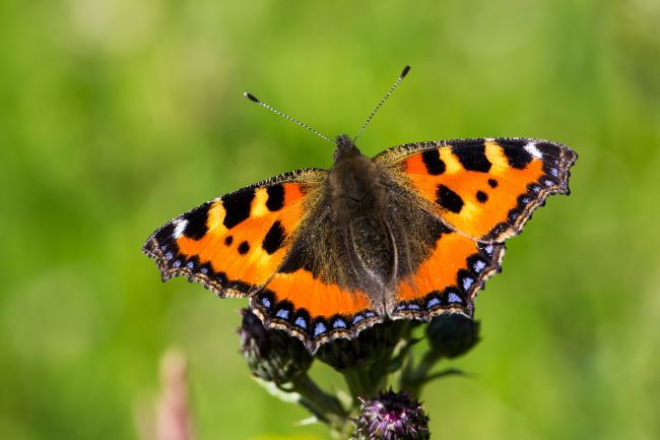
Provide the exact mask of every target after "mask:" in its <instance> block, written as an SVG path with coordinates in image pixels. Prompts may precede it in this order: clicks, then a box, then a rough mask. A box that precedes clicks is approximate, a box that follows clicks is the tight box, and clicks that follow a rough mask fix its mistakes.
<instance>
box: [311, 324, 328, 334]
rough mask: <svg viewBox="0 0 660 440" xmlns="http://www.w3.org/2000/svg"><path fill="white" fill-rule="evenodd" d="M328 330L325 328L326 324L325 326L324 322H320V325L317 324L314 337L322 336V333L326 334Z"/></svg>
mask: <svg viewBox="0 0 660 440" xmlns="http://www.w3.org/2000/svg"><path fill="white" fill-rule="evenodd" d="M327 330H328V329H327V327H326V326H325V324H323V323H322V322H319V323H317V324H316V326H315V327H314V336H318V335H320V334H321V333H325V332H326V331H327Z"/></svg>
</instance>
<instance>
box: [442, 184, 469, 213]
mask: <svg viewBox="0 0 660 440" xmlns="http://www.w3.org/2000/svg"><path fill="white" fill-rule="evenodd" d="M435 195H436V199H435V202H436V203H437V204H438V205H440V206H442V207H443V208H445V209H447V210H449V211H451V212H454V213H456V214H458V213H459V212H461V209H463V199H462V198H461V196H459V195H458V194H456V193H455V192H454V191H452V190H451V189H449V188H448V187H446V186H445V185H438V189H437V191H436V192H435Z"/></svg>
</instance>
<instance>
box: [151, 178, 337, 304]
mask: <svg viewBox="0 0 660 440" xmlns="http://www.w3.org/2000/svg"><path fill="white" fill-rule="evenodd" d="M326 174H327V172H326V171H323V170H301V171H294V172H291V173H287V174H284V175H281V176H278V177H274V178H272V179H270V180H268V181H265V182H261V183H258V184H255V185H253V186H250V187H247V188H243V189H241V190H238V191H236V192H234V193H231V194H228V195H226V196H223V197H220V198H217V199H214V200H211V201H209V202H206V203H204V204H202V205H200V206H198V207H196V208H194V209H192V210H190V211H188V212H187V213H185V214H183V215H181V216H179V217H177V218H175V219H174V220H172V221H170V222H169V223H167V224H165V225H164V226H163V227H161V228H160V229H158V230H157V231H156V232H154V234H153V235H152V236H151V237H149V239H148V240H147V243H146V244H145V246H144V249H143V251H144V252H145V253H146V254H147V255H148V256H150V257H151V258H153V259H155V260H156V262H157V263H158V267H159V269H160V271H161V273H162V276H163V280H167V279H169V278H171V277H174V276H185V277H187V278H188V279H189V280H191V281H196V282H199V283H201V284H203V285H204V286H205V287H207V288H209V289H211V290H212V291H214V292H215V293H216V294H218V295H220V296H246V295H249V294H251V293H253V292H254V291H256V290H258V289H259V288H260V287H261V286H263V285H264V284H265V283H266V282H267V281H268V280H269V279H270V278H271V277H272V276H273V274H274V273H275V272H276V270H277V268H278V267H279V266H280V264H281V263H282V261H283V260H284V257H285V256H286V255H287V253H288V249H289V247H290V246H291V243H292V241H293V240H294V238H295V236H296V235H297V232H298V226H299V225H300V223H301V222H302V221H303V219H304V217H305V215H306V213H307V212H309V207H310V205H313V204H314V203H315V202H316V200H317V198H318V196H319V191H320V189H321V188H322V185H321V184H322V182H323V181H324V179H325V178H326Z"/></svg>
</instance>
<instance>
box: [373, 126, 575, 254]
mask: <svg viewBox="0 0 660 440" xmlns="http://www.w3.org/2000/svg"><path fill="white" fill-rule="evenodd" d="M576 158H577V155H576V154H575V153H574V152H573V151H572V150H570V149H569V148H568V147H566V146H563V145H560V144H555V143H552V142H547V141H539V140H533V139H485V140H484V139H473V140H457V141H446V142H427V143H423V144H411V145H403V146H401V147H395V148H394V149H391V150H388V151H386V152H384V153H382V154H381V155H379V156H377V158H376V160H378V161H379V162H382V163H383V164H385V165H386V166H390V167H391V168H394V170H395V171H396V170H398V172H399V173H401V174H402V175H403V176H405V179H404V182H403V184H404V186H405V185H407V186H412V187H413V188H414V189H415V190H416V191H417V193H418V194H419V195H421V197H423V198H424V199H426V201H427V202H431V203H433V205H434V206H435V208H434V209H436V210H437V212H438V213H439V214H440V216H441V217H442V219H443V220H444V221H445V222H446V223H447V224H448V225H450V226H452V227H453V228H454V229H456V230H458V231H461V232H462V233H464V234H467V235H469V236H470V237H472V238H474V239H476V240H482V241H488V242H501V241H504V240H505V239H507V238H509V237H511V236H513V235H515V234H517V233H519V232H520V231H521V229H522V227H523V226H524V224H525V222H526V221H527V219H529V217H530V215H531V213H532V211H533V210H534V209H535V208H536V207H537V206H539V205H540V204H542V203H543V202H544V201H545V199H546V198H547V197H548V196H549V195H550V194H555V193H560V194H568V193H569V189H568V177H569V173H568V169H569V168H570V166H571V165H572V164H573V163H574V162H575V160H576Z"/></svg>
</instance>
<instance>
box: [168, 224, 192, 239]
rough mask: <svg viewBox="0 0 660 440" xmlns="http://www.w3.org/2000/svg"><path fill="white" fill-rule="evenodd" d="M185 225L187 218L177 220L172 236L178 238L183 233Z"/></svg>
mask: <svg viewBox="0 0 660 440" xmlns="http://www.w3.org/2000/svg"><path fill="white" fill-rule="evenodd" d="M186 226H188V220H179V221H178V222H177V224H176V227H175V228H174V233H173V234H172V237H174V238H175V239H176V238H179V237H181V235H182V234H183V231H185V230H186Z"/></svg>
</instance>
